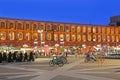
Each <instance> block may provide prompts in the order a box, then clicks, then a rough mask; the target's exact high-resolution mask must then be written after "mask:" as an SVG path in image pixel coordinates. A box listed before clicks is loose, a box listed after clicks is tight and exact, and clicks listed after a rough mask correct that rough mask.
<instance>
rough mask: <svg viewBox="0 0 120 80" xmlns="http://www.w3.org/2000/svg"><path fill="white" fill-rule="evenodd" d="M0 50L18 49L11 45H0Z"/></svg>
mask: <svg viewBox="0 0 120 80" xmlns="http://www.w3.org/2000/svg"><path fill="white" fill-rule="evenodd" d="M0 50H8V51H11V50H19V49H18V48H15V47H13V46H0Z"/></svg>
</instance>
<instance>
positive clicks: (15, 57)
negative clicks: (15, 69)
mask: <svg viewBox="0 0 120 80" xmlns="http://www.w3.org/2000/svg"><path fill="white" fill-rule="evenodd" d="M16 61H17V54H16V52H14V53H13V62H16Z"/></svg>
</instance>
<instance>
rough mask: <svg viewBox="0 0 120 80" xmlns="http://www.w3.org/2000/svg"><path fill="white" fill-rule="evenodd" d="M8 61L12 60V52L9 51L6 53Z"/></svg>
mask: <svg viewBox="0 0 120 80" xmlns="http://www.w3.org/2000/svg"><path fill="white" fill-rule="evenodd" d="M8 62H12V54H11V52H9V54H8Z"/></svg>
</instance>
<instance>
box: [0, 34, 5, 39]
mask: <svg viewBox="0 0 120 80" xmlns="http://www.w3.org/2000/svg"><path fill="white" fill-rule="evenodd" d="M0 40H6V32H1V33H0Z"/></svg>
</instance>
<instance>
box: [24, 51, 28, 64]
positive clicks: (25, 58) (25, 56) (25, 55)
mask: <svg viewBox="0 0 120 80" xmlns="http://www.w3.org/2000/svg"><path fill="white" fill-rule="evenodd" d="M24 61H25V62H26V61H28V55H27V52H25V54H24Z"/></svg>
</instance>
